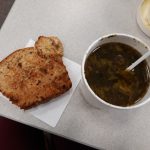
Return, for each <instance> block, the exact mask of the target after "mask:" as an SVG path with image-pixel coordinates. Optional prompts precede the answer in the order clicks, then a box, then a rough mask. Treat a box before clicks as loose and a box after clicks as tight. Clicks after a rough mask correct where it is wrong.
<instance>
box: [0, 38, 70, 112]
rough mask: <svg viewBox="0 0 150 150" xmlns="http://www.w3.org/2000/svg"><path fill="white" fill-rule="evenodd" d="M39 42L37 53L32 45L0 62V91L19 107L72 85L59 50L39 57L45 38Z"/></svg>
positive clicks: (45, 97)
mask: <svg viewBox="0 0 150 150" xmlns="http://www.w3.org/2000/svg"><path fill="white" fill-rule="evenodd" d="M38 42H39V41H37V43H38ZM48 44H49V45H48V48H49V47H51V43H48ZM40 45H41V46H42V45H43V47H42V48H41V52H40V53H39V51H38V50H37V49H35V48H34V47H30V48H24V49H19V50H17V51H15V52H14V53H12V54H10V55H9V56H8V57H6V58H5V59H3V60H2V61H1V62H0V91H1V92H2V93H3V94H4V95H5V96H6V97H8V98H9V99H10V101H12V103H14V104H16V105H17V106H19V107H20V108H22V109H28V108H31V107H33V106H35V105H38V104H40V103H43V102H46V101H49V100H51V99H52V98H54V97H57V96H59V95H61V94H63V93H65V92H66V91H67V90H69V89H70V88H71V86H72V83H71V80H70V78H69V76H68V72H67V70H66V67H65V66H64V64H63V61H62V53H61V55H60V54H56V55H51V56H49V57H43V56H45V54H47V52H46V53H45V50H46V49H44V45H45V40H44V41H42V42H41V41H40ZM61 50H62V49H61ZM54 51H59V50H58V49H57V47H55V49H54ZM50 52H51V49H50ZM61 52H63V51H61ZM43 53H44V54H43ZM58 56H59V59H56V57H58Z"/></svg>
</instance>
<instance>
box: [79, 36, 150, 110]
mask: <svg viewBox="0 0 150 150" xmlns="http://www.w3.org/2000/svg"><path fill="white" fill-rule="evenodd" d="M111 36H123V37H127V38H131V39H135V40H136V41H137V42H140V43H142V44H143V45H144V46H145V47H146V48H147V49H148V50H150V48H149V46H148V45H147V44H146V43H145V42H143V41H142V40H140V39H139V38H137V37H135V36H132V35H129V34H125V33H111V34H107V35H104V36H101V37H99V38H98V39H96V40H95V41H94V42H93V43H92V44H91V45H90V46H89V47H88V49H87V51H86V52H85V54H84V57H83V60H82V66H81V74H82V79H83V82H84V84H85V86H86V87H87V89H88V91H89V92H90V93H91V94H92V95H93V96H94V98H95V99H96V100H97V101H99V102H101V103H103V104H104V105H107V106H109V107H111V108H115V109H120V110H129V109H134V108H138V107H141V106H143V105H144V104H146V103H148V102H149V101H150V98H148V99H146V100H145V101H143V102H141V103H139V104H136V105H131V106H127V107H123V106H117V105H113V104H110V103H108V102H106V101H104V100H103V99H101V98H100V97H98V96H97V95H96V93H95V92H94V91H93V90H92V89H91V87H90V86H89V84H88V82H87V79H86V78H85V73H84V72H85V71H84V67H85V62H86V58H87V56H88V54H89V51H90V50H91V48H92V47H93V46H94V45H95V44H96V43H97V42H98V41H100V40H102V39H105V38H108V37H111Z"/></svg>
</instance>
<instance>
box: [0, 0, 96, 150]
mask: <svg viewBox="0 0 150 150" xmlns="http://www.w3.org/2000/svg"><path fill="white" fill-rule="evenodd" d="M13 2H14V0H0V28H1V26H2V24H3V22H4V21H5V18H6V16H7V14H8V12H9V10H10V8H11V6H12V4H13ZM10 149H12V150H94V149H93V148H90V147H87V146H84V145H81V144H78V143H75V142H73V141H70V140H67V139H65V138H61V137H58V136H55V135H52V134H49V133H44V134H43V132H42V131H40V130H37V129H34V128H31V127H28V126H26V125H23V124H20V123H17V122H14V121H11V120H9V119H6V118H3V117H0V150H10Z"/></svg>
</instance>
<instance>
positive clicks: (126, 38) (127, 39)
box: [81, 33, 150, 110]
mask: <svg viewBox="0 0 150 150" xmlns="http://www.w3.org/2000/svg"><path fill="white" fill-rule="evenodd" d="M109 42H120V43H124V44H127V45H129V46H131V47H133V48H135V49H136V50H138V51H139V52H140V53H141V54H144V53H145V52H147V51H148V49H149V47H148V46H147V45H146V44H145V43H144V42H143V41H141V40H140V39H138V38H136V37H133V36H131V35H127V34H120V33H114V34H109V35H106V36H103V37H100V38H98V39H97V40H96V41H94V42H93V43H92V44H91V45H90V46H89V48H88V50H87V51H86V53H85V55H84V58H83V61H82V70H81V71H82V81H81V91H82V93H83V96H84V99H85V100H86V101H87V102H88V103H90V104H91V105H93V106H95V107H97V108H104V107H111V108H115V109H122V110H125V109H133V108H137V107H140V106H142V105H144V104H146V103H148V102H149V101H150V88H149V89H148V91H147V93H146V94H145V96H144V97H143V98H142V99H141V100H140V101H139V102H138V103H136V104H134V105H132V106H128V107H121V106H116V105H112V104H110V103H107V102H105V101H104V100H102V99H101V98H100V97H98V96H97V95H96V94H95V93H94V92H93V90H92V89H91V88H90V86H89V84H88V82H87V80H86V78H85V70H84V68H85V62H86V59H87V57H88V55H89V54H90V53H91V52H92V51H93V50H95V48H97V47H99V46H100V45H102V44H105V43H109ZM147 62H148V65H149V66H150V58H148V59H147Z"/></svg>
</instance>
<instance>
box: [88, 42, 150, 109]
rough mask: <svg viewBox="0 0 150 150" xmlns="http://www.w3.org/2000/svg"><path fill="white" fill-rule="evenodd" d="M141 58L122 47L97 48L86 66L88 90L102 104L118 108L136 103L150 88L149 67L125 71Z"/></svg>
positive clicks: (110, 44) (131, 50)
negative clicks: (89, 89) (103, 102)
mask: <svg viewBox="0 0 150 150" xmlns="http://www.w3.org/2000/svg"><path fill="white" fill-rule="evenodd" d="M139 57H141V54H140V53H139V52H138V51H137V50H135V49H134V48H132V47H130V46H128V45H125V44H122V43H107V44H103V45H101V46H100V47H98V48H96V49H95V50H94V51H93V52H92V53H91V54H90V55H89V56H88V57H87V60H86V62H85V77H86V79H87V82H88V84H89V86H90V87H91V89H92V90H93V91H94V92H95V93H96V94H97V95H98V96H99V97H100V98H101V99H103V100H104V101H106V102H108V103H110V104H113V105H117V106H124V107H125V106H130V105H133V104H135V103H137V102H138V101H139V100H140V99H141V98H142V97H143V96H144V95H145V93H146V92H147V90H148V87H149V67H148V64H147V62H146V61H143V62H142V63H140V64H139V65H138V66H136V67H135V68H134V70H132V71H125V69H126V68H127V67H128V66H130V65H131V64H132V63H133V62H135V61H136V60H137V59H138V58H139Z"/></svg>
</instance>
